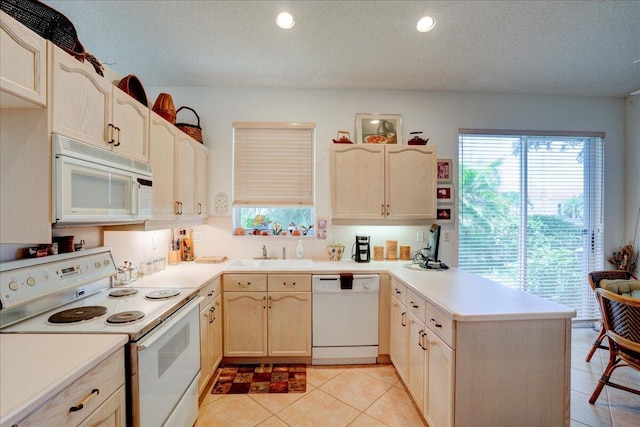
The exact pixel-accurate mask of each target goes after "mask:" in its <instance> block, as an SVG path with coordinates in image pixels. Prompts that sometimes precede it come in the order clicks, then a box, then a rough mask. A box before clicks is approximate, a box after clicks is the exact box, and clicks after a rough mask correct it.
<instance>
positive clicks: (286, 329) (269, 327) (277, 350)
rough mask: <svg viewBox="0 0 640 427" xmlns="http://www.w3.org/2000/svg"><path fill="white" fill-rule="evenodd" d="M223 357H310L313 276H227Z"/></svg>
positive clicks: (224, 283) (224, 295)
mask: <svg viewBox="0 0 640 427" xmlns="http://www.w3.org/2000/svg"><path fill="white" fill-rule="evenodd" d="M223 285H224V294H223V302H224V320H225V321H224V356H225V357H267V356H274V357H278V356H290V357H291V356H296V357H297V356H311V275H309V274H302V275H301V274H269V275H266V274H226V275H224V277H223Z"/></svg>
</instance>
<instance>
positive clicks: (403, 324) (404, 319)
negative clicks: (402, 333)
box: [400, 311, 407, 326]
mask: <svg viewBox="0 0 640 427" xmlns="http://www.w3.org/2000/svg"><path fill="white" fill-rule="evenodd" d="M406 318H407V312H406V311H405V312H403V313H402V316H401V318H400V320H401V322H400V323H401V324H402V326H407V324H406V323H405V322H406Z"/></svg>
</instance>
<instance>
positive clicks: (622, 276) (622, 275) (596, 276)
mask: <svg viewBox="0 0 640 427" xmlns="http://www.w3.org/2000/svg"><path fill="white" fill-rule="evenodd" d="M588 277H589V285H590V286H591V289H593V290H594V291H595V290H596V289H597V288H599V287H600V281H601V280H604V279H606V280H629V279H635V280H638V279H637V278H636V276H634V275H633V274H631V273H630V272H628V271H624V270H603V271H592V272H591V273H589V274H588ZM598 309H600V305H599V304H598ZM600 318H602V310H600ZM603 338H604V328H602V327H600V333H599V334H598V337H597V338H596V340H595V341H594V343H593V346H591V351H589V354H588V355H587V358H586V359H585V360H586V361H587V362H589V361H590V360H591V357H592V356H593V354H594V353H595V352H596V350H597V349H599V348H601V349H603V350H609V347H607V346H606V345H602V339H603Z"/></svg>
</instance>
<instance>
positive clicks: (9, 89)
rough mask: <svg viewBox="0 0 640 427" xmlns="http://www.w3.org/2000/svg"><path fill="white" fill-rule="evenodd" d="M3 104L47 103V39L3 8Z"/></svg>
mask: <svg viewBox="0 0 640 427" xmlns="http://www.w3.org/2000/svg"><path fill="white" fill-rule="evenodd" d="M0 52H2V61H0V107H1V108H13V107H23V108H24V107H45V106H46V105H47V41H46V40H45V39H43V38H42V37H40V36H39V35H37V34H36V33H34V32H33V31H31V30H30V29H29V28H27V27H25V26H24V25H22V24H21V23H20V22H18V21H16V20H15V19H13V18H12V17H11V16H9V15H7V14H6V13H4V12H2V11H0Z"/></svg>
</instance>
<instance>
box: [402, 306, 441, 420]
mask: <svg viewBox="0 0 640 427" xmlns="http://www.w3.org/2000/svg"><path fill="white" fill-rule="evenodd" d="M407 319H408V320H407V322H408V324H409V326H408V329H409V363H408V366H409V367H408V369H407V370H408V372H409V382H408V383H407V385H408V386H409V390H410V391H411V395H412V396H413V399H414V400H415V402H416V405H418V407H419V408H422V406H423V404H424V391H425V389H424V384H425V347H423V336H424V329H425V328H424V325H423V324H422V322H420V321H419V320H418V319H417V318H416V317H415V316H414V315H413V314H412V313H408V314H407ZM434 425H438V424H434Z"/></svg>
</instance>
